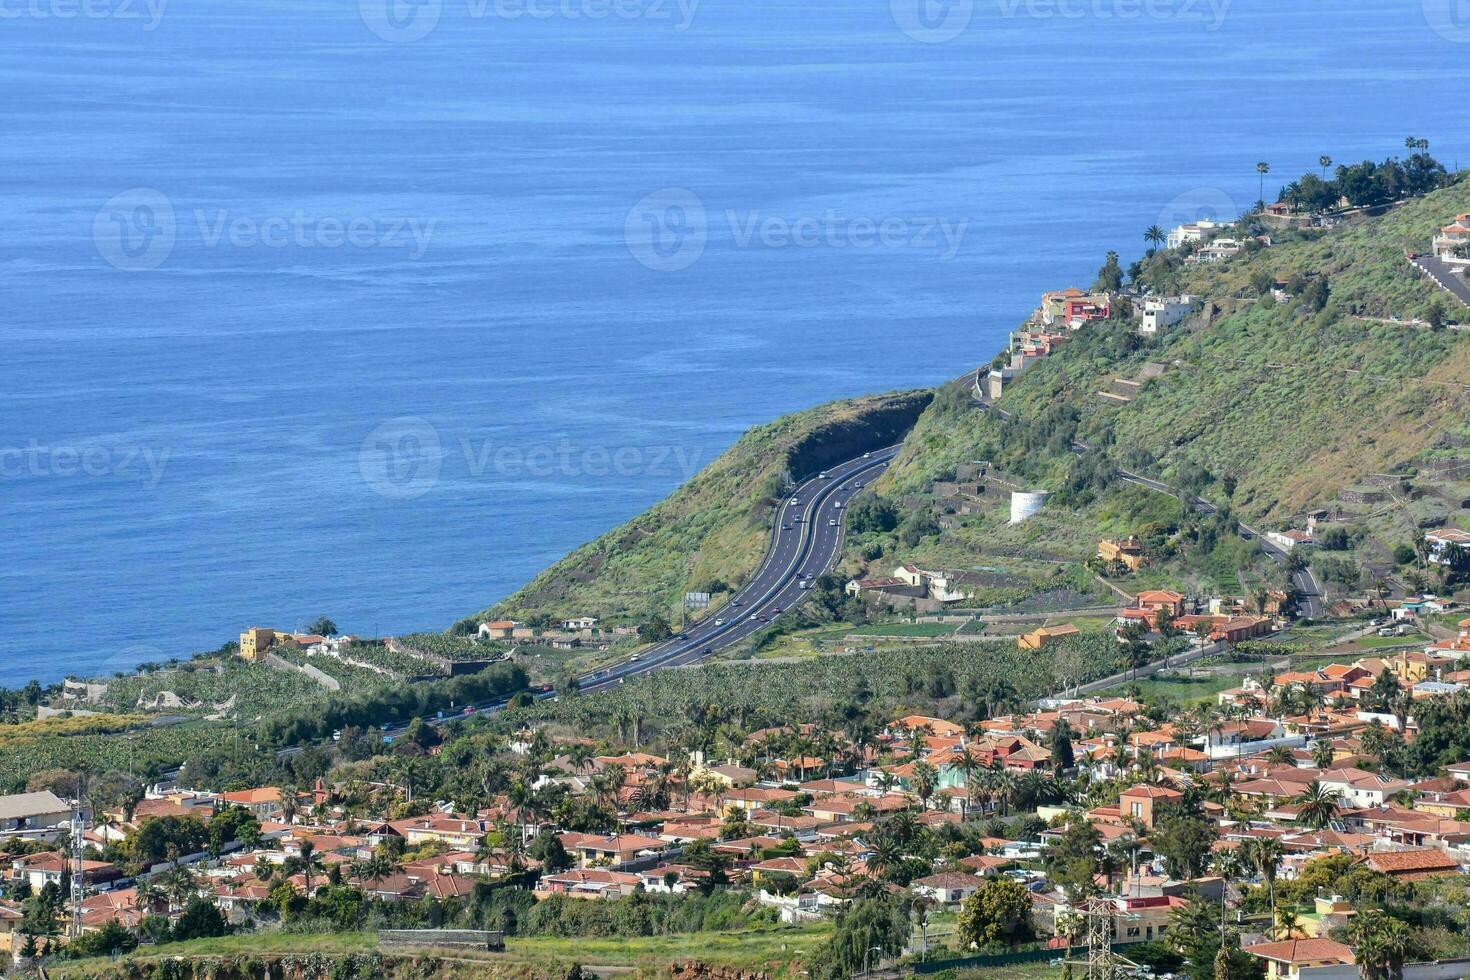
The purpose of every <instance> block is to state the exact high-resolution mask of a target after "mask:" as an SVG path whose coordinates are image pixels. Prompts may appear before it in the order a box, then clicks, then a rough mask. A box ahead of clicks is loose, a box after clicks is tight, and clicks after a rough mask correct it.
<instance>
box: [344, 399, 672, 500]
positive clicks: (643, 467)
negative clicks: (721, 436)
mask: <svg viewBox="0 0 1470 980" xmlns="http://www.w3.org/2000/svg"><path fill="white" fill-rule="evenodd" d="M456 450H457V451H458V455H459V457H460V458H459V460H458V461H454V459H453V458H454V456H455V451H456ZM451 462H452V465H453V466H454V473H455V475H456V477H457V478H458V476H459V475H461V474H462V475H463V476H466V477H468V478H469V479H471V480H483V479H491V478H493V479H497V480H515V481H521V480H586V479H589V478H590V479H592V480H607V479H609V478H611V479H637V478H644V477H658V478H662V479H667V478H673V479H675V480H677V481H679V482H681V483H682V482H683V481H685V480H687V479H689V478H690V477H691V476H693V475H694V474H695V473H697V472H698V471H699V467H700V454H699V451H698V450H697V449H689V448H688V447H685V446H677V445H662V444H661V445H643V446H628V445H623V446H607V445H590V446H589V445H576V444H574V443H573V442H572V441H571V440H570V439H568V438H565V437H563V438H560V439H557V440H556V441H554V442H542V443H536V444H534V445H529V446H525V445H516V444H514V443H508V442H497V441H495V440H493V439H476V438H472V437H470V436H467V435H460V436H457V437H446V436H445V435H443V434H441V433H440V432H439V431H438V430H437V429H436V428H435V427H434V426H433V425H432V424H430V423H429V422H428V421H427V420H425V419H422V418H419V417H417V416H405V417H402V418H396V419H389V420H388V421H387V422H384V423H383V424H382V425H379V426H378V427H377V428H375V429H373V431H372V432H371V433H369V434H368V436H367V438H366V439H364V440H363V442H362V447H361V448H360V449H359V451H358V464H357V465H358V471H359V472H360V473H361V474H362V478H363V482H364V483H365V484H366V485H367V486H368V488H369V489H370V490H372V491H373V492H374V493H377V494H379V495H381V496H384V497H387V498H389V499H392V500H412V499H415V498H417V497H422V496H423V495H424V494H426V493H428V492H429V491H430V490H431V489H433V487H434V486H435V485H436V484H437V483H438V482H439V480H440V477H441V474H442V473H443V471H444V466H445V464H446V463H451Z"/></svg>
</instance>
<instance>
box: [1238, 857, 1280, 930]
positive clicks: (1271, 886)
mask: <svg viewBox="0 0 1470 980" xmlns="http://www.w3.org/2000/svg"><path fill="white" fill-rule="evenodd" d="M1242 850H1243V851H1244V852H1245V853H1243V854H1242V855H1241V859H1242V860H1244V861H1245V862H1246V863H1247V864H1249V865H1250V866H1251V867H1252V868H1254V869H1255V870H1256V871H1257V872H1258V873H1259V874H1260V876H1261V880H1262V881H1264V882H1265V884H1266V891H1267V893H1268V894H1269V895H1270V897H1271V919H1272V921H1273V922H1274V921H1275V919H1276V871H1277V869H1278V868H1279V867H1280V865H1281V858H1282V856H1283V855H1284V854H1285V853H1286V852H1285V849H1284V848H1283V847H1282V846H1281V841H1279V840H1277V839H1276V838H1274V837H1256V838H1253V839H1251V840H1248V841H1246V842H1245V844H1243V845H1242Z"/></svg>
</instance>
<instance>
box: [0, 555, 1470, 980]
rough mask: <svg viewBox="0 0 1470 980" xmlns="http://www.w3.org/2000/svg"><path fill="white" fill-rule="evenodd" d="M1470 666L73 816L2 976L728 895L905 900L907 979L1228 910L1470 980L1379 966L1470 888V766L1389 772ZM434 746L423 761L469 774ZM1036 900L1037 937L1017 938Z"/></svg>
mask: <svg viewBox="0 0 1470 980" xmlns="http://www.w3.org/2000/svg"><path fill="white" fill-rule="evenodd" d="M1127 553H1128V549H1127V543H1126V542H1124V543H1123V544H1122V545H1121V546H1120V547H1119V549H1118V554H1117V557H1118V560H1126V557H1127ZM1139 599H1140V604H1139V605H1138V606H1137V607H1135V609H1134V610H1130V611H1129V615H1127V616H1126V617H1125V618H1126V619H1127V620H1128V621H1130V622H1134V621H1136V622H1147V623H1149V624H1151V627H1152V628H1157V627H1158V626H1159V625H1160V624H1161V622H1164V621H1167V617H1169V616H1171V615H1172V616H1174V623H1175V624H1177V625H1178V626H1179V627H1180V628H1187V627H1189V626H1198V627H1200V632H1201V635H1205V634H1206V630H1205V629H1204V627H1206V626H1208V627H1209V630H1208V635H1210V636H1216V637H1218V636H1219V635H1220V634H1221V632H1222V631H1224V632H1228V631H1229V630H1230V628H1231V624H1232V623H1233V622H1234V621H1235V617H1233V616H1231V615H1230V614H1228V613H1221V614H1216V615H1210V614H1202V615H1196V616H1194V622H1190V614H1184V613H1182V611H1181V601H1182V597H1181V596H1179V595H1178V594H1177V593H1158V594H1149V593H1142V594H1140V597H1139ZM1404 608H1405V607H1403V606H1399V607H1397V608H1396V609H1395V610H1394V612H1396V613H1397V612H1401V611H1403V610H1404ZM1416 611H1417V610H1412V609H1411V611H1409V612H1407V613H1405V615H1414V614H1415V612H1416ZM1025 642H1026V641H1025V640H1024V639H1023V645H1024V644H1025ZM1042 642H1044V641H1042ZM1467 656H1470V618H1466V619H1463V620H1462V621H1460V622H1459V623H1458V631H1457V633H1456V634H1455V635H1454V636H1453V637H1450V638H1447V639H1444V640H1439V641H1435V642H1432V643H1425V644H1422V645H1421V646H1418V647H1415V648H1412V649H1398V650H1396V651H1394V652H1391V653H1390V652H1385V653H1384V654H1383V655H1382V656H1374V657H1362V658H1359V659H1357V660H1354V661H1352V662H1341V663H1337V662H1334V663H1325V664H1323V665H1321V666H1318V667H1316V668H1314V669H1310V670H1290V671H1286V672H1282V673H1276V674H1270V673H1266V674H1263V675H1261V676H1258V677H1257V676H1251V677H1247V678H1246V680H1245V681H1244V683H1242V684H1241V685H1240V686H1239V687H1236V688H1232V689H1228V690H1222V691H1220V692H1219V694H1218V696H1217V698H1216V700H1215V701H1214V702H1213V703H1203V704H1197V705H1194V706H1192V707H1190V708H1189V709H1187V710H1184V711H1181V712H1178V713H1171V714H1169V715H1168V716H1166V717H1160V716H1159V715H1160V712H1159V711H1157V710H1154V709H1153V708H1152V707H1151V706H1150V705H1149V704H1148V703H1146V702H1144V701H1141V700H1139V699H1137V698H1135V697H1130V696H1128V695H1126V694H1124V695H1109V696H1087V697H1078V698H1050V699H1046V700H1044V701H1042V702H1040V703H1037V704H1035V705H1033V706H1030V707H1028V708H1026V709H1025V710H1018V711H1013V712H1008V713H1003V714H996V715H994V716H992V717H986V718H984V719H983V720H980V721H979V722H977V723H971V724H962V723H956V722H953V721H949V720H946V719H944V718H938V717H928V716H922V715H909V716H905V717H895V718H892V719H891V720H890V721H889V722H888V723H887V724H886V726H884V727H883V728H882V730H880V731H875V732H871V733H867V732H860V733H858V736H859V737H857V738H854V737H853V735H852V733H849V732H846V731H843V730H833V729H826V728H823V727H821V726H819V725H816V724H811V723H793V724H792V725H788V726H784V727H778V728H764V729H759V730H754V731H750V732H748V733H745V734H744V736H743V738H742V739H741V740H740V741H739V742H738V744H734V745H732V746H731V751H730V752H729V754H728V755H726V756H723V757H718V758H717V757H711V756H708V755H705V754H703V753H693V754H688V755H680V754H677V753H666V754H656V753H653V752H649V751H644V750H641V749H639V748H637V747H636V746H634V745H617V746H615V745H609V744H607V743H605V742H603V743H594V742H593V741H592V740H590V739H586V738H576V737H559V736H549V735H548V734H547V733H546V732H542V731H531V730H523V731H520V732H518V733H515V734H514V736H513V737H512V738H511V739H510V740H509V741H508V742H507V744H506V751H507V752H508V753H509V755H510V756H511V757H512V758H513V759H514V766H515V770H516V772H517V773H518V778H517V779H516V782H515V784H514V786H513V787H512V788H511V789H510V790H509V791H508V792H505V793H502V794H499V795H497V796H495V797H494V798H493V801H492V802H491V804H490V805H488V806H483V807H480V808H478V809H476V810H474V811H473V812H467V811H461V810H459V809H457V808H456V807H455V805H454V803H453V801H451V800H428V799H423V798H415V797H414V795H413V792H412V787H411V785H410V786H392V785H388V786H384V785H373V786H367V785H353V784H346V783H340V784H339V783H328V782H324V781H318V783H317V784H316V785H315V786H313V787H310V788H307V789H298V788H290V787H282V786H257V787H249V788H244V789H240V790H234V791H229V792H205V791H195V790H191V789H189V788H187V787H188V781H187V779H186V778H184V777H180V779H178V780H176V781H174V783H173V784H172V785H162V784H161V785H159V786H158V787H156V788H155V789H152V790H150V791H149V792H147V793H146V794H144V795H142V796H141V798H138V799H136V800H133V801H132V802H130V803H129V805H127V806H123V807H115V808H109V809H105V810H102V811H100V812H95V813H94V812H88V811H87V809H86V805H85V801H71V800H64V799H61V798H59V797H58V796H57V795H56V794H54V793H52V792H50V791H41V792H31V793H25V794H21V795H15V796H8V797H4V798H0V821H3V822H0V840H3V842H4V847H5V850H6V858H5V864H6V867H5V870H4V894H5V896H6V898H5V899H4V900H3V901H0V950H4V951H5V952H6V953H7V954H9V955H12V956H18V957H33V956H37V955H40V954H41V953H42V951H44V950H48V949H57V950H59V949H60V948H61V947H62V946H63V945H64V944H66V943H68V942H73V943H79V944H81V945H84V946H88V945H90V944H93V943H96V942H100V941H101V940H98V939H93V938H89V937H104V938H105V939H106V940H107V941H109V942H113V943H122V944H123V945H126V944H127V942H128V940H127V939H124V938H120V937H122V936H129V937H132V941H134V942H136V941H138V940H146V939H148V938H150V937H157V936H160V935H163V936H168V935H170V934H171V931H172V933H173V934H180V933H181V932H186V931H188V930H203V933H202V934H208V933H209V932H210V931H211V930H215V931H222V930H224V929H228V928H232V927H249V926H251V925H254V924H258V923H261V922H270V921H275V920H281V919H284V920H289V919H291V917H293V916H302V915H305V914H306V910H307V909H309V908H313V907H314V906H315V905H317V904H319V903H327V902H341V901H343V900H344V896H349V895H350V897H351V901H352V902H353V903H354V907H359V906H360V907H362V908H368V907H372V908H380V909H382V910H383V911H382V912H381V913H379V914H380V915H381V917H382V918H383V919H385V920H387V921H394V922H412V923H414V924H421V923H420V922H417V921H415V920H425V916H426V914H427V913H426V911H425V910H427V909H434V910H437V911H435V912H434V913H433V914H432V915H430V916H428V918H429V919H433V920H435V921H449V920H453V919H456V918H457V917H461V916H463V914H464V911H465V910H466V909H467V908H471V907H473V906H475V905H476V904H477V903H478V902H483V900H484V898H485V896H486V895H487V894H490V893H491V892H492V891H494V890H517V891H521V892H523V893H525V895H526V896H527V899H528V900H530V901H532V903H533V905H534V903H536V902H540V903H544V902H549V901H565V900H568V899H577V900H586V901H624V902H627V901H635V900H639V898H638V897H639V896H667V897H669V900H680V899H682V898H683V897H685V896H689V897H693V896H701V895H705V896H707V895H709V894H711V892H713V891H721V892H724V891H729V892H733V893H736V894H738V895H740V896H741V897H742V901H744V902H748V903H751V905H752V907H753V908H758V909H763V910H767V912H768V914H769V915H770V916H771V917H773V918H774V919H776V920H778V921H780V922H783V923H790V924H800V923H809V922H814V921H821V920H822V919H824V918H828V919H830V918H831V917H833V916H835V915H837V914H838V913H840V912H841V910H843V909H845V908H848V907H850V906H851V905H852V904H853V903H855V902H861V901H866V900H872V899H874V898H882V899H885V900H895V901H900V900H901V902H902V907H903V908H904V909H906V910H907V912H906V915H908V916H909V917H910V918H911V920H912V921H913V923H914V924H915V931H914V933H913V935H912V936H908V935H906V936H905V939H904V942H903V944H902V948H894V949H884V950H883V951H882V952H883V956H884V958H885V959H886V960H891V961H895V962H896V961H898V960H899V959H900V958H901V957H904V956H922V955H926V954H928V953H932V952H933V951H934V949H939V948H946V947H947V948H950V949H954V950H956V952H954V953H950V954H948V955H958V954H959V953H962V952H963V951H964V950H965V948H966V947H976V946H982V945H984V946H993V945H994V940H995V938H996V937H997V936H998V937H999V938H1000V939H1001V940H1003V944H1004V945H1012V946H1020V945H1022V944H1026V943H1030V944H1031V945H1032V946H1033V947H1034V948H1038V949H1041V950H1047V951H1053V952H1054V954H1055V957H1057V958H1058V959H1060V958H1064V957H1068V956H1072V955H1074V954H1075V953H1076V951H1077V949H1078V947H1080V946H1082V945H1083V944H1085V942H1086V938H1085V936H1086V923H1087V921H1088V920H1089V918H1096V917H1098V916H1103V917H1105V918H1106V919H1107V920H1108V921H1110V922H1111V923H1112V925H1111V928H1112V930H1113V935H1114V936H1115V937H1116V938H1115V942H1117V943H1120V944H1122V949H1121V953H1120V955H1121V956H1123V957H1124V958H1125V959H1126V958H1128V957H1129V955H1130V954H1129V947H1131V946H1133V945H1135V944H1136V945H1137V946H1138V947H1139V951H1140V955H1142V954H1143V952H1145V951H1146V952H1147V954H1148V955H1149V956H1159V955H1167V954H1168V953H1169V951H1173V955H1175V956H1176V957H1178V956H1184V957H1186V958H1187V957H1188V956H1189V955H1192V952H1191V951H1192V948H1193V944H1195V943H1198V942H1199V937H1198V936H1194V935H1190V934H1188V930H1190V929H1192V928H1195V924H1197V923H1198V922H1200V921H1204V920H1208V921H1216V922H1218V921H1220V918H1221V914H1222V912H1223V915H1224V919H1225V920H1226V921H1227V922H1228V923H1230V927H1229V931H1230V934H1231V938H1230V939H1229V940H1228V942H1229V943H1230V944H1232V948H1233V949H1234V950H1235V953H1238V954H1239V955H1240V956H1242V957H1247V958H1250V959H1253V960H1255V961H1258V962H1259V966H1260V969H1261V971H1263V972H1264V973H1265V974H1266V975H1269V976H1292V977H1296V976H1303V977H1311V976H1323V975H1325V974H1320V973H1314V972H1312V969H1313V968H1316V967H1321V966H1323V965H1330V964H1353V963H1354V962H1358V963H1360V964H1362V963H1363V961H1364V958H1366V957H1368V956H1385V957H1388V958H1390V959H1392V960H1393V962H1394V963H1396V964H1397V965H1396V967H1395V968H1396V969H1398V970H1402V971H1403V972H1402V974H1401V975H1403V976H1408V977H1412V976H1419V975H1423V976H1430V975H1446V974H1445V973H1444V969H1445V968H1446V964H1445V963H1443V962H1440V963H1438V964H1435V965H1433V966H1432V967H1431V966H1426V967H1424V968H1422V969H1420V968H1419V965H1418V964H1417V963H1415V962H1412V960H1413V958H1414V954H1416V952H1419V951H1421V950H1425V949H1428V950H1430V951H1432V945H1431V946H1426V945H1425V944H1424V943H1423V942H1422V941H1421V942H1419V943H1418V944H1417V945H1416V944H1414V943H1410V944H1408V945H1407V946H1404V947H1403V948H1400V947H1392V950H1397V952H1394V951H1392V950H1391V951H1390V952H1387V953H1382V952H1378V950H1379V949H1380V947H1379V946H1378V945H1374V944H1375V943H1378V942H1379V941H1380V940H1379V937H1378V935H1377V933H1375V932H1373V929H1372V928H1370V927H1373V928H1379V927H1382V925H1383V923H1382V922H1381V921H1380V920H1381V919H1382V918H1383V913H1382V912H1381V911H1379V910H1378V909H1379V908H1385V907H1391V906H1393V905H1394V904H1395V903H1401V902H1402V900H1403V899H1404V898H1405V897H1406V896H1408V895H1410V894H1416V895H1423V896H1426V897H1427V896H1439V895H1449V894H1451V893H1449V892H1444V891H1442V890H1441V886H1443V885H1445V884H1447V883H1451V882H1460V883H1461V884H1460V886H1459V887H1460V888H1461V889H1463V887H1464V884H1463V883H1464V881H1465V880H1466V878H1465V875H1466V872H1467V869H1470V820H1467V819H1466V816H1467V811H1470V747H1467V748H1466V749H1465V750H1464V751H1463V752H1462V754H1461V755H1460V757H1459V758H1457V759H1456V760H1454V761H1450V762H1448V763H1447V764H1444V765H1441V766H1439V767H1438V768H1437V769H1436V771H1434V772H1432V773H1427V774H1424V775H1421V776H1415V777H1399V776H1395V775H1392V772H1393V771H1394V770H1395V769H1396V768H1400V767H1401V766H1402V763H1401V762H1396V761H1395V759H1396V758H1398V757H1399V756H1401V755H1402V754H1403V753H1404V752H1406V751H1410V750H1412V749H1413V748H1414V747H1415V746H1416V744H1417V743H1421V742H1424V741H1425V740H1435V741H1436V744H1439V743H1444V744H1455V745H1459V746H1465V744H1466V743H1465V740H1464V733H1465V730H1466V728H1465V722H1464V708H1465V706H1466V704H1467V703H1470V695H1467V694H1466V693H1465V692H1466V689H1467V685H1470V665H1467V664H1465V663H1464V660H1465V658H1466V657H1467ZM1451 705H1454V706H1456V707H1455V709H1454V711H1452V712H1451V711H1447V709H1449V706H1451ZM1456 712H1458V713H1456ZM1447 725H1448V726H1450V727H1451V728H1453V727H1454V726H1456V725H1458V726H1459V728H1458V730H1448V729H1447V728H1446V726H1447ZM407 738H409V739H410V740H413V739H418V740H419V741H418V743H417V745H416V746H415V747H414V753H415V754H416V755H422V757H423V758H424V759H425V760H426V761H432V760H435V759H436V758H437V757H438V756H439V754H440V753H443V752H447V751H448V750H449V749H451V748H452V747H453V743H445V742H442V741H440V740H439V739H438V738H436V737H425V736H424V733H422V732H418V733H411V734H410V735H409V736H407ZM1446 740H1449V741H1448V742H1446ZM1435 757H1438V758H1443V757H1444V755H1443V753H1442V752H1441V753H1439V755H1438V756H1435ZM446 764H447V762H446ZM79 828H84V829H81V830H80V837H78V836H76V834H77V832H78V829H79ZM1008 898H1009V899H1020V900H1021V901H1022V902H1023V913H1024V914H1022V915H1020V916H1018V917H1016V918H1014V919H1013V920H1003V921H1000V922H999V923H997V922H990V921H988V920H987V919H986V916H987V915H988V914H990V913H989V912H988V911H987V910H990V909H992V907H993V906H994V905H995V904H996V903H1002V904H1003V903H1004V902H1005V901H1006V900H1007V899H1008ZM1211 916H1213V917H1214V918H1213V919H1211ZM926 922H932V923H933V924H934V925H935V930H934V933H933V934H932V935H931V934H930V933H929V932H928V931H926V930H925V929H920V928H918V927H919V926H921V925H924V924H925V923H926ZM944 922H948V929H949V936H948V938H947V939H945V940H944V941H943V942H941V941H940V939H939V938H938V937H939V935H940V934H941V933H943V930H942V929H940V928H939V926H940V924H941V923H944ZM68 924H72V925H74V927H75V929H74V930H68V929H67V928H66V926H67V925H68ZM424 924H426V920H425V923H424ZM497 924H500V923H497ZM506 925H507V927H508V928H509V929H511V930H513V929H514V928H515V927H514V926H513V925H509V924H508V923H507V924H506ZM995 929H999V930H1000V932H998V933H995V932H992V931H986V930H995ZM69 933H70V935H69ZM1421 940H1422V937H1421ZM930 942H933V943H935V944H936V945H935V946H933V947H931V946H929V945H928V944H929V943H930ZM1217 947H1218V941H1217ZM1160 951H1164V952H1163V954H1161V953H1160ZM1232 955H1235V954H1234V953H1232ZM1395 957H1396V959H1395ZM1465 964H1466V967H1467V968H1470V960H1466V961H1465ZM1416 970H1418V972H1416ZM1433 970H1439V971H1440V972H1439V973H1433ZM1232 975H1234V974H1232Z"/></svg>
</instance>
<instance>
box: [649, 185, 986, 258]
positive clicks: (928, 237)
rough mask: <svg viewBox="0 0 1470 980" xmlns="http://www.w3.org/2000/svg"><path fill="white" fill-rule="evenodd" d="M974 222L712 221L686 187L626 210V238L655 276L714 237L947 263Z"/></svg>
mask: <svg viewBox="0 0 1470 980" xmlns="http://www.w3.org/2000/svg"><path fill="white" fill-rule="evenodd" d="M969 224H970V219H968V218H964V219H962V220H959V221H951V220H949V219H947V218H940V217H908V216H903V217H900V216H888V217H883V218H871V217H867V216H864V215H845V214H842V213H840V212H838V211H837V210H835V209H832V208H829V209H827V210H826V211H823V212H822V213H821V214H808V215H802V214H796V215H791V214H771V213H767V212H765V211H761V210H759V209H755V210H745V211H741V210H735V209H727V210H725V211H722V212H719V213H717V214H716V215H714V216H711V215H709V214H708V213H707V212H706V211H705V206H704V202H703V201H701V200H700V198H699V195H697V194H695V193H694V192H693V191H690V190H687V189H685V188H682V187H675V188H667V189H665V190H662V191H658V192H656V193H653V194H649V195H648V196H647V197H644V198H643V199H642V200H641V201H639V202H638V203H637V204H635V205H634V206H633V208H632V210H630V211H629V212H628V217H627V219H626V221H625V222H624V226H623V239H624V241H625V242H626V243H627V246H628V252H629V253H630V254H631V255H632V256H633V258H635V259H637V260H638V262H639V263H640V264H641V265H643V266H644V267H646V268H649V269H653V270H654V271H655V272H678V271H680V270H683V269H687V268H689V267H690V266H691V265H693V264H694V263H695V262H697V261H699V258H700V256H702V255H703V254H704V249H705V246H706V244H707V243H708V241H709V238H710V233H711V231H718V232H719V233H720V235H721V238H720V240H721V241H722V242H725V241H728V242H729V244H730V245H731V246H732V247H734V248H740V249H745V248H763V249H819V248H821V249H865V248H889V249H893V248H913V249H927V250H930V251H933V252H935V253H937V254H938V255H939V257H940V258H942V259H952V258H954V257H955V255H956V254H958V253H959V250H960V245H961V243H962V242H963V241H964V237H965V232H966V230H967V229H968V227H969Z"/></svg>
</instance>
